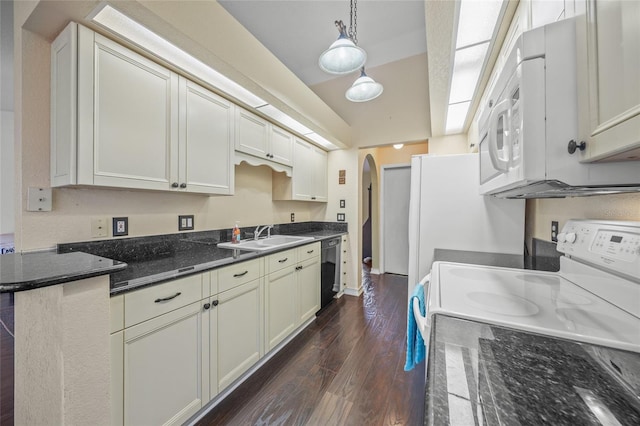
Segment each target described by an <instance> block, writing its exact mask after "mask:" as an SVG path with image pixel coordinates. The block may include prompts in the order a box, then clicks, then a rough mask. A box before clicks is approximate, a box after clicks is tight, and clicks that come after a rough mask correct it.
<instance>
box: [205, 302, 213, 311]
mask: <svg viewBox="0 0 640 426" xmlns="http://www.w3.org/2000/svg"><path fill="white" fill-rule="evenodd" d="M210 307H211V305H210V304H208V303H205V304H204V310H205V311H206V310H207V309H209V308H210Z"/></svg>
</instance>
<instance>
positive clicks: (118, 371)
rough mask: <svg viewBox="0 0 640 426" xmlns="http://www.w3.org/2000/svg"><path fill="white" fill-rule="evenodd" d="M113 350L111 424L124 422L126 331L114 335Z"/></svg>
mask: <svg viewBox="0 0 640 426" xmlns="http://www.w3.org/2000/svg"><path fill="white" fill-rule="evenodd" d="M109 346H110V348H111V424H112V425H113V426H116V425H117V426H121V425H122V424H123V423H122V422H123V421H124V331H122V330H121V331H118V332H117V333H112V334H111V338H110V341H109Z"/></svg>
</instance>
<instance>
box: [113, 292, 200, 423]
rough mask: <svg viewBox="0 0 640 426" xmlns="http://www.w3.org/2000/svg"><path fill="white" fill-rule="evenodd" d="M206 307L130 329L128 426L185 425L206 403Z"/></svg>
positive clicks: (186, 309) (127, 341)
mask: <svg viewBox="0 0 640 426" xmlns="http://www.w3.org/2000/svg"><path fill="white" fill-rule="evenodd" d="M202 327H203V323H202V310H201V303H200V302H196V303H193V304H191V305H188V306H185V307H183V308H180V309H177V310H175V311H171V312H169V313H167V314H164V315H162V316H159V317H156V318H154V319H151V320H149V321H145V322H143V323H140V324H138V325H136V326H133V327H130V328H127V329H125V330H124V424H125V425H143V424H145V425H146V424H155V425H160V424H182V423H183V422H184V421H186V420H187V419H188V418H189V417H191V416H192V415H193V414H194V413H196V412H197V411H198V410H199V409H200V408H201V407H202V404H203V399H204V398H203V390H202V388H203V386H202V380H203V375H202V336H203V330H202Z"/></svg>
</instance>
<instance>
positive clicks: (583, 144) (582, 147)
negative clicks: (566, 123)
mask: <svg viewBox="0 0 640 426" xmlns="http://www.w3.org/2000/svg"><path fill="white" fill-rule="evenodd" d="M586 148H587V143H586V142H585V141H582V142H580V143H577V142H576V141H574V140H573V139H571V140H570V141H569V145H567V152H569V154H573V153H574V152H576V150H577V149H579V150H580V151H584V150H585V149H586Z"/></svg>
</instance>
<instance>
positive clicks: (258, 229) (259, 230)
mask: <svg viewBox="0 0 640 426" xmlns="http://www.w3.org/2000/svg"><path fill="white" fill-rule="evenodd" d="M271 228H273V225H265V226H263V227H262V228H261V227H260V225H258V226H256V230H255V231H253V239H254V240H257V239H258V238H260V234H262V233H263V232H264V230H265V229H266V230H267V238H269V237H271Z"/></svg>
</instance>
